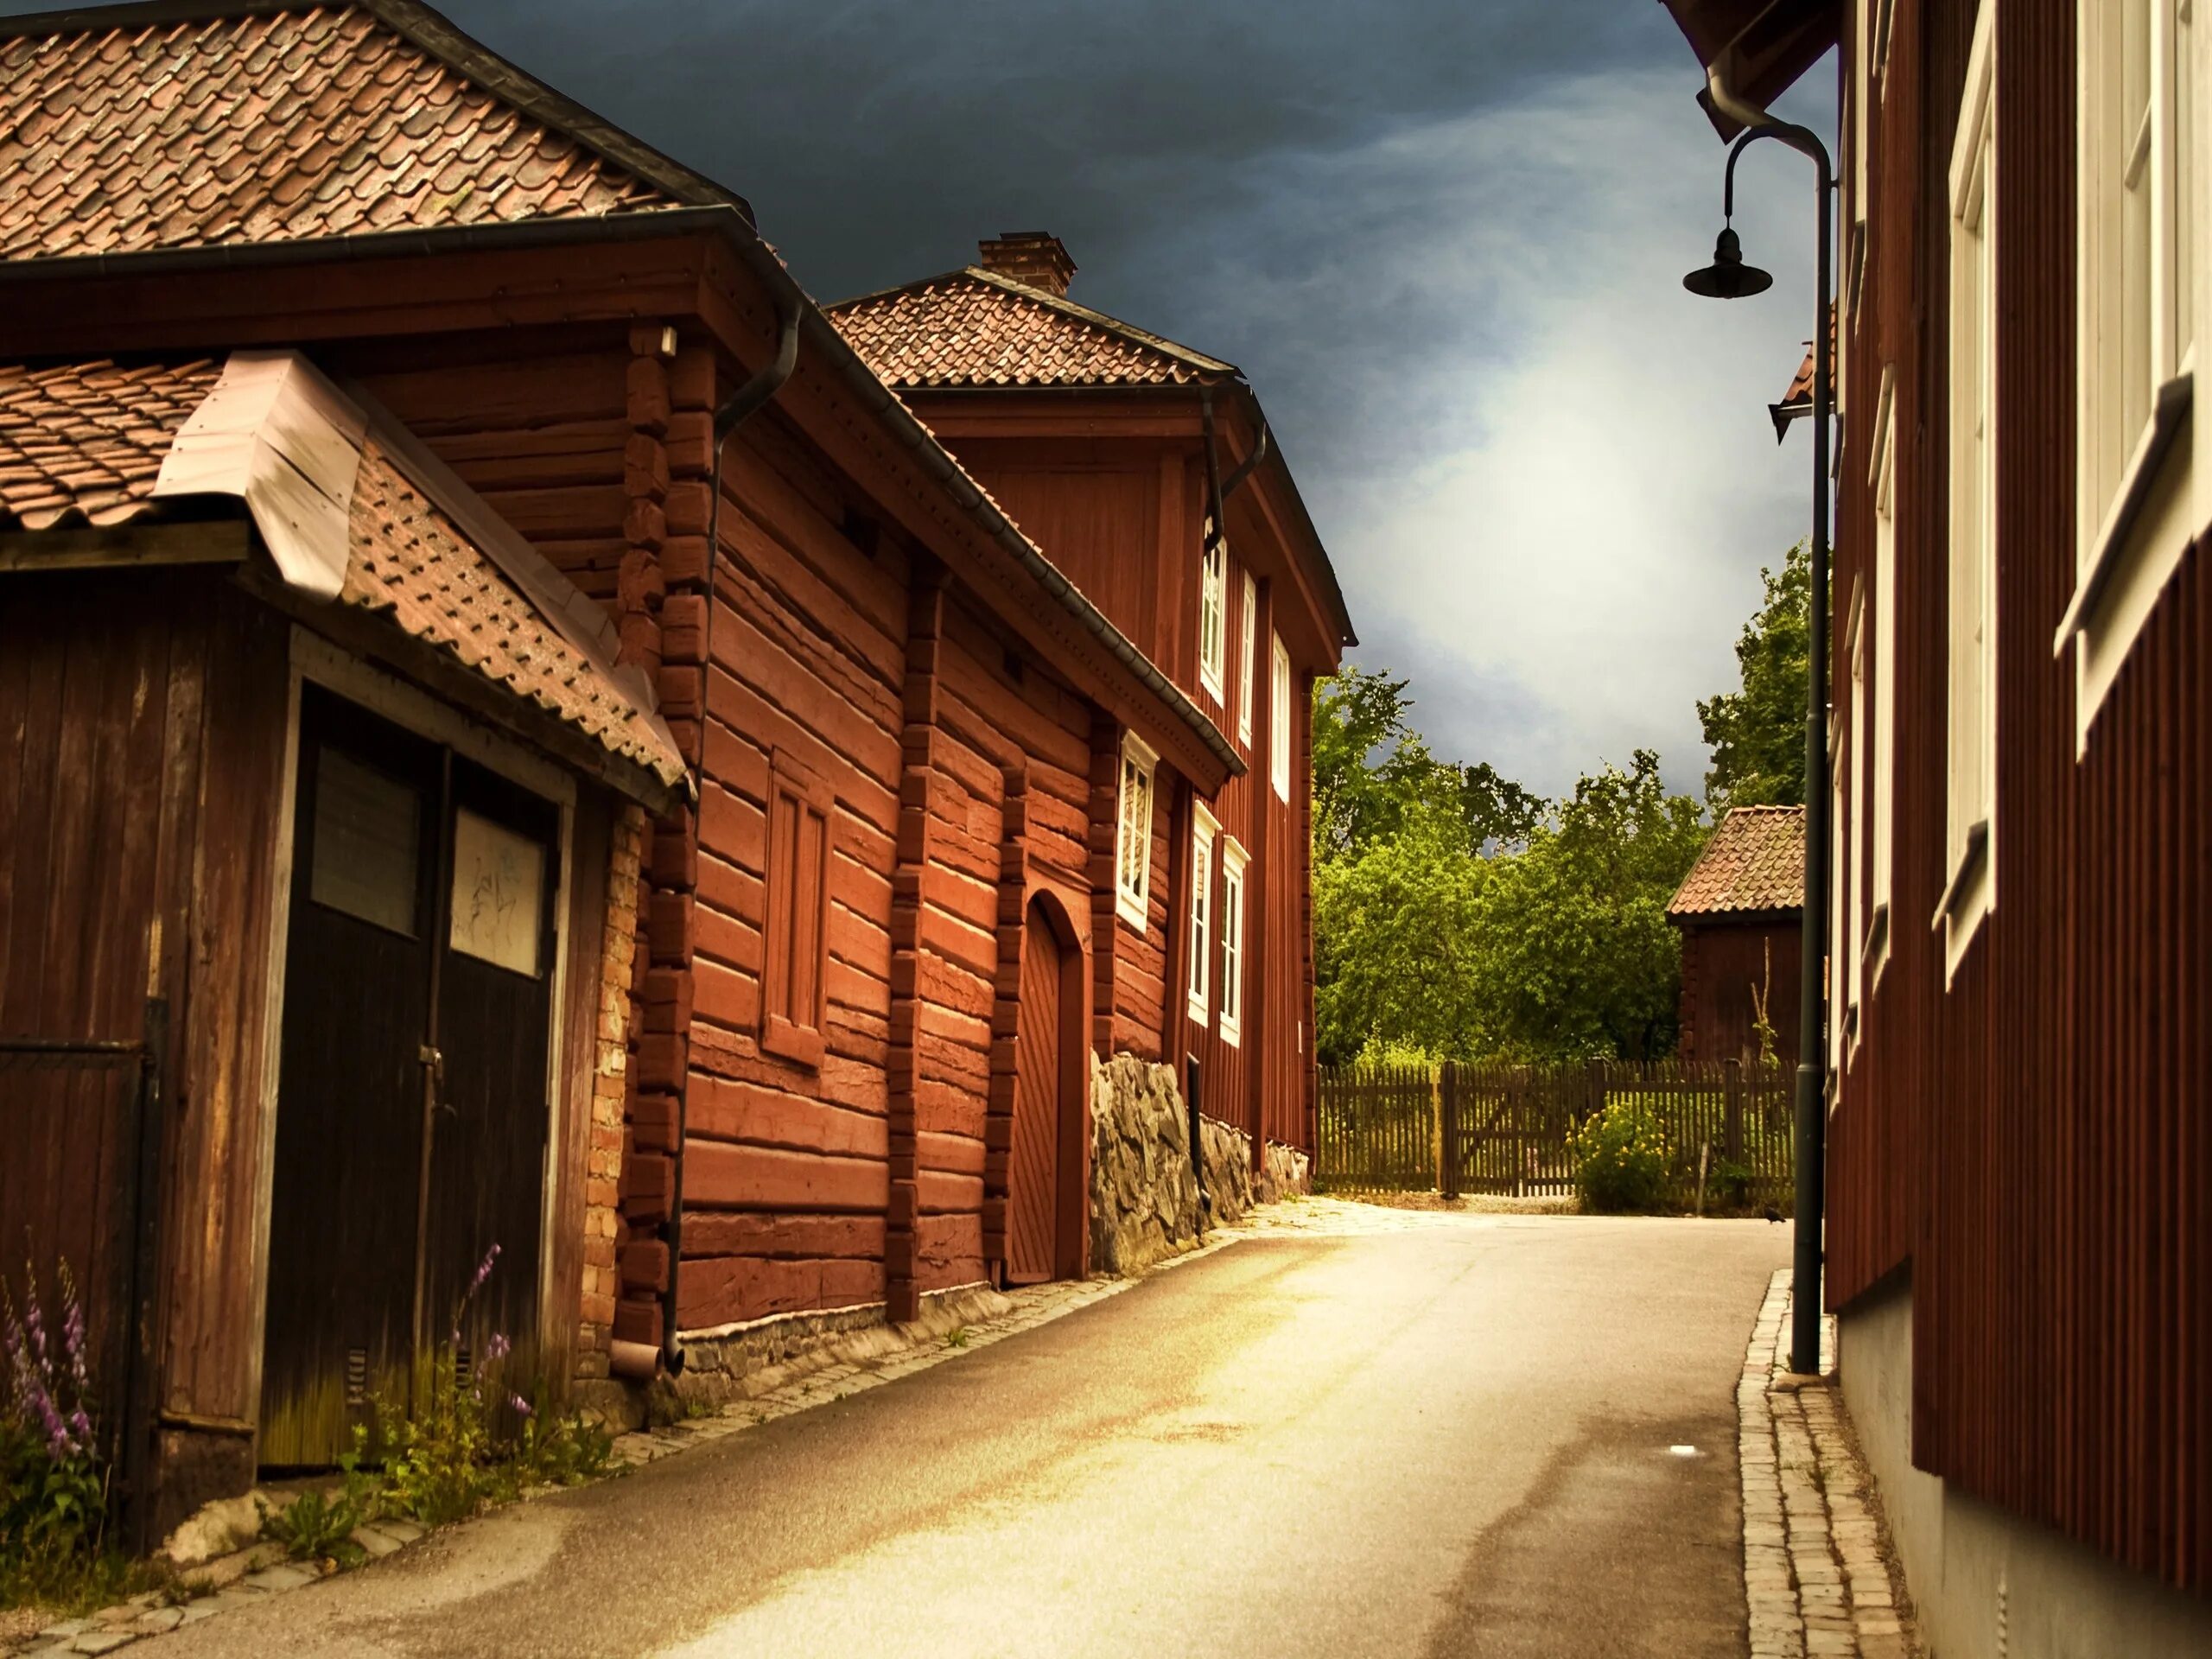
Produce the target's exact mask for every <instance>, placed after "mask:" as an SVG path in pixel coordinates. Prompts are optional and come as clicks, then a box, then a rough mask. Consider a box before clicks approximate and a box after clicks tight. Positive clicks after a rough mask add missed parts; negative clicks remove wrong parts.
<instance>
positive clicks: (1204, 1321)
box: [149, 1217, 1788, 1659]
mask: <svg viewBox="0 0 2212 1659" xmlns="http://www.w3.org/2000/svg"><path fill="white" fill-rule="evenodd" d="M1787 1249H1788V1239H1787V1236H1786V1234H1785V1232H1784V1230H1783V1229H1782V1228H1779V1227H1773V1226H1770V1225H1769V1224H1765V1223H1759V1222H1754V1223H1735V1222H1693V1221H1626V1220H1623V1221H1606V1220H1580V1219H1569V1218H1560V1217H1438V1218H1436V1219H1435V1221H1434V1222H1433V1224H1426V1225H1422V1226H1421V1227H1419V1228H1416V1229H1414V1230H1408V1231H1403V1232H1398V1233H1388V1234H1378V1235H1366V1236H1301V1235H1287V1236H1268V1237H1262V1238H1255V1239H1251V1240H1248V1241H1246V1242H1244V1243H1239V1244H1237V1245H1236V1246H1234V1247H1233V1248H1231V1249H1227V1250H1224V1251H1223V1252H1221V1253H1219V1254H1217V1255H1212V1256H1211V1257H1208V1258H1206V1259H1205V1260H1202V1261H1198V1262H1192V1263H1190V1264H1188V1265H1186V1266H1184V1267H1181V1268H1176V1269H1175V1270H1174V1271H1173V1272H1169V1273H1165V1274H1159V1275H1158V1276H1156V1277H1154V1278H1153V1279H1151V1280H1148V1281H1146V1282H1145V1283H1143V1284H1141V1285H1139V1286H1138V1287H1135V1289H1133V1290H1131V1291H1130V1292H1129V1293H1128V1294H1124V1295H1122V1296H1117V1297H1114V1298H1110V1299H1109V1300H1105V1301H1103V1302H1100V1303H1098V1304H1096V1305H1095V1306H1090V1307H1088V1308H1084V1309H1083V1310H1081V1311H1079V1312H1077V1313H1072V1314H1070V1315H1069V1316H1067V1317H1065V1318H1064V1319H1058V1320H1057V1321H1054V1322H1052V1323H1051V1324H1048V1325H1043V1326H1040V1327H1039V1328H1037V1329H1035V1330H1033V1331H1031V1332H1027V1333H1025V1334H1022V1335H1020V1336H1016V1337H1013V1338H1007V1340H1005V1341H1002V1342H1000V1343H997V1344H993V1345H991V1346H989V1347H987V1348H980V1349H978V1350H976V1351H975V1352H973V1353H972V1354H968V1355H963V1356H961V1357H959V1358H957V1359H956V1360H955V1361H953V1362H952V1363H948V1364H944V1365H939V1366H936V1367H933V1368H931V1369H930V1370H925V1371H922V1372H919V1373H917V1374H916V1375H914V1376H909V1377H906V1378H904V1379H902V1380H900V1381H899V1382H896V1383H892V1384H891V1385H889V1386H887V1387H884V1388H878V1389H868V1390H866V1391H864V1392H862V1393H860V1394H857V1395H854V1396H853V1397H851V1398H850V1399H848V1400H843V1401H839V1402H835V1403H832V1404H829V1405H826V1406H823V1407H821V1408H817V1409H815V1410H812V1411H809V1412H804V1413H800V1414H797V1415H793V1416H790V1417H785V1418H783V1419H779V1420H778V1421H773V1422H771V1423H769V1424H766V1425H765V1426H763V1427H760V1428H758V1429H754V1430H752V1431H750V1432H748V1433H742V1434H738V1435H734V1436H732V1437H730V1438H728V1439H727V1440H721V1441H719V1442H717V1443H715V1444H713V1445H709V1446H701V1447H699V1448H697V1449H696V1450H693V1451H690V1452H687V1453H685V1454H684V1455H683V1456H681V1457H677V1458H671V1459H666V1460H664V1461H663V1462H661V1463H658V1464H656V1465H652V1466H651V1467H648V1468H645V1469H641V1470H639V1471H635V1472H633V1473H632V1474H631V1475H629V1476H627V1477H626V1478H622V1479H620V1480H616V1481H611V1482H608V1483H606V1484H601V1485H598V1486H594V1487H591V1488H588V1489H586V1490H583V1491H575V1492H571V1493H565V1494H563V1495H561V1496H559V1497H551V1498H547V1499H544V1500H541V1501H539V1502H537V1503H526V1504H522V1505H519V1506H517V1507H515V1508H513V1509H511V1510H506V1511H505V1512H503V1513H501V1514H499V1515H497V1516H492V1517H490V1518H489V1519H487V1520H485V1521H483V1522H478V1523H476V1524H474V1525H472V1526H469V1527H466V1528H462V1529H457V1530H455V1531H454V1532H452V1533H449V1534H448V1535H443V1536H441V1537H437V1538H434V1539H432V1540H430V1541H427V1542H426V1543H424V1544H422V1545H418V1546H417V1547H416V1548H413V1549H410V1550H408V1551H405V1552H404V1554H400V1555H398V1556H397V1557H394V1558H393V1559H392V1560H389V1561H386V1562H383V1563H380V1564H378V1565H375V1566H372V1567H368V1568H366V1569H365V1570H363V1571H361V1572H359V1573H352V1574H348V1575H346V1576H345V1577H343V1578H340V1579H338V1580H333V1581H331V1582H329V1583H327V1584H324V1585H319V1586H313V1587H310V1588H308V1589H305V1590H302V1591H298V1592H294V1593H292V1594H290V1595H287V1596H283V1597H279V1598H277V1599H273V1600H271V1601H270V1602H269V1603H267V1604H266V1605H263V1606H260V1607H257V1608H253V1609H251V1610H246V1611H240V1612H238V1613H233V1614H226V1615H225V1616H223V1617H221V1618H214V1619H210V1620H208V1621H207V1622H206V1623H205V1624H200V1625H196V1626H194V1627H192V1628H190V1629H188V1630H183V1631H181V1632H179V1633H177V1634H176V1635H175V1636H172V1637H164V1638H162V1639H161V1641H160V1642H159V1643H157V1645H156V1649H154V1650H153V1652H152V1653H149V1659H153V1654H154V1653H158V1654H160V1655H162V1656H164V1659H188V1656H194V1655H202V1654H246V1653H251V1654H271V1655H283V1656H285V1659H310V1656H325V1655H349V1656H351V1655H363V1656H366V1655H378V1656H383V1655H409V1656H414V1655H486V1656H491V1655H499V1656H511V1655H524V1654H531V1655H535V1654H544V1655H577V1656H587V1655H588V1656H625V1659H627V1656H644V1655H660V1654H668V1655H683V1656H687V1659H690V1656H700V1659H704V1656H723V1655H728V1656H751V1655H773V1656H777V1659H798V1656H810V1655H823V1656H845V1655H867V1656H871V1659H874V1656H892V1655H906V1654H916V1655H940V1654H942V1655H986V1654H988V1655H1001V1654H1003V1655H1025V1656H1027V1655H1052V1656H1080V1655H1124V1654H1126V1655H1141V1656H1147V1659H1167V1656H1176V1659H1180V1656H1185V1655H1192V1656H1195V1655H1247V1654H1249V1655H1266V1656H1270V1659H1276V1656H1281V1659H1290V1656H1303V1655H1313V1656H1331V1659H1337V1656H1348V1655H1368V1654H1375V1655H1406V1656H1416V1655H1418V1656H1481V1659H1492V1656H1497V1659H1503V1656H1537V1655H1541V1656H1546V1659H1609V1656H1616V1655H1622V1656H1627V1655H1634V1656H1647V1655H1649V1656H1665V1659H1688V1656H1701V1655H1707V1654H1712V1655H1735V1654H1742V1653H1744V1652H1745V1650H1746V1641H1745V1627H1744V1602H1743V1588H1742V1577H1741V1570H1740V1567H1739V1564H1738V1563H1739V1554H1738V1532H1739V1523H1738V1501H1737V1472H1736V1462H1735V1439H1736V1435H1735V1407H1734V1388H1735V1382H1736V1377H1737V1375H1738V1371H1739V1370H1740V1368H1741V1366H1742V1363H1743V1354H1744V1347H1745V1341H1746V1339H1747V1338H1748V1336H1749V1333H1750V1329H1751V1319H1752V1316H1753V1314H1754V1313H1755V1312H1756V1311H1757V1308H1758V1303H1759V1299H1760V1297H1761V1295H1762V1294H1763V1293H1764V1289H1765V1287H1766V1283H1767V1280H1768V1277H1769V1275H1770V1274H1771V1273H1772V1271H1773V1270H1774V1268H1777V1267H1778V1266H1780V1265H1782V1264H1783V1262H1784V1261H1785V1259H1786V1255H1787ZM1675 1446H1692V1447H1694V1448H1695V1453H1694V1455H1691V1456H1683V1455H1681V1454H1678V1453H1677V1452H1674V1451H1673V1450H1671V1449H1670V1448H1673V1447H1675Z"/></svg>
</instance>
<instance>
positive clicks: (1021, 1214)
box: [1006, 899, 1067, 1285]
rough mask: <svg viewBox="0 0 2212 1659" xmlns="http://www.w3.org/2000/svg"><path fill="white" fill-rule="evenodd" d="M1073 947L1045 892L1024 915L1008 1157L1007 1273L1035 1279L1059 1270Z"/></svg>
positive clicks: (1023, 1281) (1017, 1279)
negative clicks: (1065, 999) (1063, 939)
mask: <svg viewBox="0 0 2212 1659" xmlns="http://www.w3.org/2000/svg"><path fill="white" fill-rule="evenodd" d="M1066 967H1067V963H1066V953H1065V950H1064V948H1063V947H1062V945H1061V944H1060V938H1059V934H1058V932H1057V931H1055V930H1054V928H1053V926H1052V918H1051V917H1050V916H1048V915H1047V914H1046V911H1045V906H1044V902H1043V901H1042V900H1041V899H1034V900H1032V901H1031V903H1030V906H1029V912H1028V914H1027V917H1025V918H1023V921H1022V940H1021V1005H1020V1016H1019V1019H1018V1020H1017V1022H1016V1025H1015V1029H1014V1064H1015V1074H1014V1155H1013V1157H1012V1158H1011V1159H1009V1160H1007V1163H1008V1168H1009V1172H1010V1173H1009V1174H1008V1178H1007V1186H1008V1188H1009V1191H1008V1192H1007V1263H1006V1276H1007V1282H1008V1283H1010V1284H1016V1285H1029V1284H1035V1283H1037V1282H1038V1281H1039V1280H1045V1279H1052V1278H1056V1277H1058V1274H1059V1271H1060V1260H1061V1250H1060V1230H1059V1216H1060V1211H1061V1208H1062V1205H1061V1203H1060V1183H1061V1176H1062V1167H1063V1164H1064V1162H1065V1159H1064V1155H1063V1153H1064V1149H1063V1147H1062V1144H1061V1143H1062V1141H1063V1139H1064V1138H1065V1137H1064V1135H1063V1134H1062V1123H1063V1119H1064V1116H1065V1114H1064V1112H1063V1109H1062V1108H1063V1101H1062V1098H1061V1096H1062V1091H1063V1079H1062V1075H1061V1073H1062V1060H1063V1058H1064V1056H1063V1055H1062V1053H1061V1052H1060V1045H1061V1040H1062V1027H1063V1025H1064V1024H1065V1019H1064V1016H1065V1012H1066V1010H1065V1007H1064V1006H1063V1003H1062V995H1063V986H1064V984H1065V977H1066Z"/></svg>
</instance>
